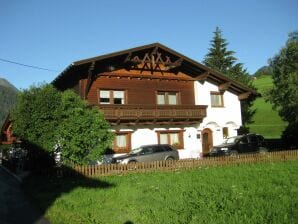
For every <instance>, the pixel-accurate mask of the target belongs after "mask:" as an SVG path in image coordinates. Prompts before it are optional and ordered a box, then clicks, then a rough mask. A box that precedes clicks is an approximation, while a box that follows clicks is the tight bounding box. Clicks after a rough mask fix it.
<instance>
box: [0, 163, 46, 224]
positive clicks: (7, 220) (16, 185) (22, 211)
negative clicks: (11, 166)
mask: <svg viewBox="0 0 298 224" xmlns="http://www.w3.org/2000/svg"><path fill="white" fill-rule="evenodd" d="M0 223H1V224H14V223H18V224H19V223H22V224H27V223H28V224H32V223H38V224H49V222H48V221H47V220H46V219H45V218H43V214H42V213H41V212H39V211H38V209H36V207H34V205H33V204H32V203H31V202H30V200H29V198H28V197H27V196H26V195H25V194H24V193H23V191H22V189H21V186H20V182H19V181H17V180H16V179H15V178H14V177H12V176H11V175H9V174H8V173H7V172H6V171H5V170H3V168H2V167H1V165H0Z"/></svg>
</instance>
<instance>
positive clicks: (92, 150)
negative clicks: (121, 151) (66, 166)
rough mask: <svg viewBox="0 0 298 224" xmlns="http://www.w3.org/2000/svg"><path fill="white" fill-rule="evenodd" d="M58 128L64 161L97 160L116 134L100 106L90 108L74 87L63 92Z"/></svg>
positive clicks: (83, 161) (84, 162) (83, 162)
mask: <svg viewBox="0 0 298 224" xmlns="http://www.w3.org/2000/svg"><path fill="white" fill-rule="evenodd" d="M60 121H61V123H60V128H59V132H58V139H59V145H60V147H61V148H62V151H61V158H62V161H63V162H64V163H68V162H71V163H76V164H87V163H88V162H90V161H94V160H98V159H99V158H100V157H101V156H102V155H103V154H104V152H105V150H106V149H107V148H108V147H110V146H111V142H112V140H113V134H112V133H111V132H110V131H109V128H110V126H109V124H108V123H107V122H106V121H105V119H104V117H103V114H102V112H100V111H99V109H98V108H90V107H89V106H88V103H87V102H86V101H83V100H81V98H79V96H78V95H76V94H75V93H74V92H73V91H70V90H67V91H65V92H64V93H63V94H62V110H61V119H60Z"/></svg>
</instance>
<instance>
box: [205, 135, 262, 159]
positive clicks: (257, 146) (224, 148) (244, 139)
mask: <svg viewBox="0 0 298 224" xmlns="http://www.w3.org/2000/svg"><path fill="white" fill-rule="evenodd" d="M266 151H268V150H267V149H266V148H265V147H264V137H263V136H262V135H257V134H247V135H239V136H234V137H230V138H227V139H226V140H225V141H224V142H223V143H222V144H221V145H217V146H214V147H213V149H212V150H211V151H210V153H209V154H208V156H226V155H237V154H239V153H253V152H266Z"/></svg>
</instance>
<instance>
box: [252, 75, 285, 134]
mask: <svg viewBox="0 0 298 224" xmlns="http://www.w3.org/2000/svg"><path fill="white" fill-rule="evenodd" d="M254 85H255V86H256V87H257V89H258V92H259V93H261V94H262V95H264V93H265V91H266V90H268V89H269V88H270V87H271V86H272V79H271V76H267V75H266V76H261V77H259V78H257V79H256V80H255V81H254ZM253 108H255V109H257V111H256V114H255V115H254V117H253V121H254V123H253V124H251V125H249V128H250V132H253V133H259V134H262V135H263V136H265V137H266V138H279V137H280V136H281V134H282V131H283V130H284V129H285V127H286V126H287V123H286V122H284V121H283V120H282V119H281V118H280V117H279V115H278V112H277V111H275V110H273V109H272V105H271V103H269V102H265V100H264V97H260V98H257V99H256V100H255V102H254V105H253Z"/></svg>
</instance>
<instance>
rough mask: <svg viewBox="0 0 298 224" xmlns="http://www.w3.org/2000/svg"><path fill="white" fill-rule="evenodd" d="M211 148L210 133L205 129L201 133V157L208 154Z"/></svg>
mask: <svg viewBox="0 0 298 224" xmlns="http://www.w3.org/2000/svg"><path fill="white" fill-rule="evenodd" d="M212 147H213V138H212V131H211V129H209V128H205V129H204V130H203V131H202V148H203V156H205V155H206V154H208V153H209V152H210V150H211V149H212Z"/></svg>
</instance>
